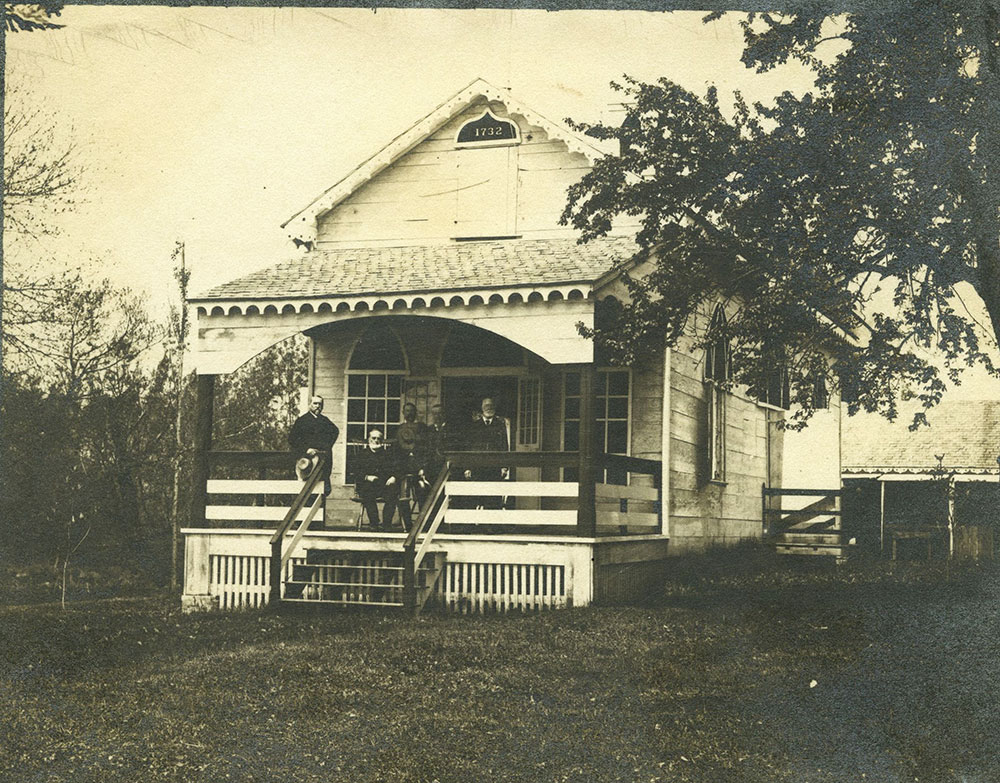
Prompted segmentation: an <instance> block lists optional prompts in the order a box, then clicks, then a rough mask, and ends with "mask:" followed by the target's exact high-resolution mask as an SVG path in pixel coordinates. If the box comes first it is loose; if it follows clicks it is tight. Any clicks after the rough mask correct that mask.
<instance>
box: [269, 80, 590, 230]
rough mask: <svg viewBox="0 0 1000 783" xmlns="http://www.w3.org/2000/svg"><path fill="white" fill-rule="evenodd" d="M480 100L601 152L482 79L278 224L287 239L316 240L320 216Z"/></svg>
mask: <svg viewBox="0 0 1000 783" xmlns="http://www.w3.org/2000/svg"><path fill="white" fill-rule="evenodd" d="M481 98H486V99H487V100H489V101H498V102H500V103H503V104H504V106H505V107H506V108H507V112H508V113H509V114H517V115H519V116H522V117H524V118H525V120H527V121H528V122H530V123H531V124H532V125H536V126H538V127H540V128H542V129H543V130H544V131H545V132H546V133H547V134H548V136H549V138H552V139H558V140H560V141H563V142H565V143H566V145H567V147H568V148H569V150H570V151H571V152H578V153H580V154H582V155H585V156H586V157H587V159H588V160H589V161H590V162H592V163H593V162H594V161H595V160H596V159H597V158H599V157H601V156H602V155H603V153H602V152H601V150H599V149H598V148H597V147H596V146H594V143H593V142H592V140H590V139H588V138H587V137H585V136H583V135H581V134H579V133H576V132H575V131H573V130H571V129H570V128H568V127H567V126H566V125H565V124H563V123H561V122H554V121H552V120H549V119H547V118H546V117H543V116H542V115H541V114H539V113H538V112H536V111H534V110H533V109H530V108H528V107H527V106H525V105H524V104H523V103H521V102H520V101H518V100H517V99H515V98H514V97H513V96H512V95H511V94H510V93H509V92H507V90H504V89H501V88H500V87H496V86H494V85H492V84H490V83H489V82H487V81H486V80H484V79H476V80H475V81H474V82H472V83H471V84H470V85H469V86H468V87H466V88H465V89H463V90H460V91H459V92H458V93H456V94H455V95H454V96H452V97H451V98H449V99H448V100H447V101H445V102H444V103H442V104H441V105H440V106H438V107H437V108H436V109H434V110H433V111H432V112H431V113H430V114H428V115H426V116H425V117H424V118H423V119H421V120H419V121H418V122H417V123H416V124H415V125H413V126H412V127H411V128H410V129H409V130H407V131H406V132H405V133H402V134H400V135H399V136H397V137H396V138H395V139H393V140H392V141H390V142H389V143H388V144H387V145H386V146H385V147H383V148H382V149H381V150H379V151H378V152H377V153H375V154H374V155H373V156H372V157H370V158H369V159H368V160H366V161H365V162H364V163H362V164H361V165H360V166H358V167H357V168H356V169H354V171H352V172H351V173H350V174H348V175H347V176H346V177H344V178H343V179H342V180H340V182H338V183H337V184H336V185H334V186H333V187H331V188H330V189H329V190H327V191H325V192H324V193H323V194H322V195H321V196H319V198H317V199H315V200H314V201H313V202H312V203H310V204H309V205H308V206H307V207H306V208H305V209H302V210H300V211H299V212H296V213H295V214H294V215H292V216H291V217H290V218H289V219H288V220H286V221H285V222H284V223H282V224H281V227H282V228H287V229H288V231H289V236H290V237H292V238H294V239H300V240H303V241H309V240H312V239H314V238H315V234H316V220H317V218H319V217H320V216H321V215H322V214H324V213H326V212H328V211H330V210H331V209H332V208H333V207H334V206H336V205H337V204H338V203H340V202H341V201H343V200H344V199H345V198H347V197H348V196H349V195H350V194H351V193H353V192H354V191H355V190H357V188H359V187H361V186H362V185H364V184H365V183H366V182H368V181H369V180H371V179H372V178H373V177H374V176H375V175H376V174H378V173H379V172H381V171H382V170H384V169H385V168H387V167H388V166H390V165H391V164H392V163H394V162H395V161H396V160H398V159H399V158H400V157H402V156H403V155H404V154H406V153H407V152H409V151H410V150H411V149H413V148H414V147H415V146H416V145H417V144H419V143H420V142H421V141H423V140H424V139H426V138H427V137H428V136H430V135H431V134H432V133H434V132H435V131H436V130H437V129H438V128H440V127H441V126H442V125H444V124H445V123H446V122H448V121H449V120H450V119H451V118H452V117H454V116H455V115H457V114H459V113H460V112H462V111H464V110H465V109H466V108H467V107H468V106H470V105H471V104H473V103H475V102H476V101H478V100H479V99H481Z"/></svg>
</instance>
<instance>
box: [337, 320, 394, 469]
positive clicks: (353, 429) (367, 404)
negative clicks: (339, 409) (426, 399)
mask: <svg viewBox="0 0 1000 783" xmlns="http://www.w3.org/2000/svg"><path fill="white" fill-rule="evenodd" d="M405 375H406V355H405V354H404V353H403V346H402V345H401V344H400V342H399V337H397V336H396V333H395V332H394V331H393V330H392V329H391V328H389V326H387V325H386V324H382V323H375V324H372V325H371V326H369V327H368V329H366V330H365V332H364V334H362V335H361V339H360V340H358V342H357V344H355V346H354V350H353V351H352V352H351V358H350V361H349V362H348V365H347V465H346V466H345V467H346V470H345V473H346V476H345V479H346V481H347V483H352V482H353V481H354V472H353V469H352V465H353V462H354V455H355V454H357V453H358V451H359V450H360V449H362V448H364V446H365V443H366V440H367V438H368V431H369V430H371V429H372V428H373V427H378V428H379V429H380V430H382V434H383V436H384V437H385V439H386V440H388V441H391V440H393V439H394V438H395V437H396V429H397V427H398V426H399V421H400V408H401V402H402V396H403V377H404V376H405Z"/></svg>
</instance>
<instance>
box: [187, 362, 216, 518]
mask: <svg viewBox="0 0 1000 783" xmlns="http://www.w3.org/2000/svg"><path fill="white" fill-rule="evenodd" d="M214 402H215V376H214V375H198V376H196V382H195V414H194V415H195V419H194V452H193V454H192V457H191V520H190V524H191V526H192V527H204V525H205V496H206V492H205V489H206V485H207V482H208V452H209V451H210V450H211V448H212V407H213V405H214Z"/></svg>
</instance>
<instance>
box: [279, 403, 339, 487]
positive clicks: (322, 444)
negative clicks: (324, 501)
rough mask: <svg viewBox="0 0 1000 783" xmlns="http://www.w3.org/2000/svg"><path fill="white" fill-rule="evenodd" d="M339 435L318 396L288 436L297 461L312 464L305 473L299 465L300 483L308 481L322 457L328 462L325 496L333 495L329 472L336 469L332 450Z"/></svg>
mask: <svg viewBox="0 0 1000 783" xmlns="http://www.w3.org/2000/svg"><path fill="white" fill-rule="evenodd" d="M339 435H340V430H338V429H337V425H336V424H334V423H333V422H332V421H330V420H329V419H328V418H327V417H326V416H324V415H323V398H322V397H320V396H319V395H318V394H317V395H314V396H313V398H312V399H311V400H310V401H309V410H308V411H306V412H305V413H303V414H302V415H301V416H299V417H298V418H297V419H296V420H295V423H294V424H293V425H292V430H291V432H289V433H288V445H289V446H290V447H291V450H292V454H293V455H294V457H295V459H296V460H300V459H302V458H306V459H308V460H309V461H310V463H311V464H310V465H309V468H308V469H307V470H305V471H301V470H299V466H298V465H296V467H295V472H296V475H298V477H299V480H301V481H304V480H305V478H306V476H307V475H308V474H309V473H310V472H311V471H312V469H313V466H314V465H315V464H316V462H317V461H318V460H319V459H320V457H322V458H323V459H324V460H325V462H324V466H323V494H324V495H329V494H330V470H331V468H332V466H333V459H332V456H333V455H332V450H333V444H334V443H336V442H337V437H338V436H339Z"/></svg>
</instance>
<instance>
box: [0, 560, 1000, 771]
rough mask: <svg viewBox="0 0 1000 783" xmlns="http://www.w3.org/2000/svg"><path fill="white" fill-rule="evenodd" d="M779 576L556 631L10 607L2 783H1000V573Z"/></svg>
mask: <svg viewBox="0 0 1000 783" xmlns="http://www.w3.org/2000/svg"><path fill="white" fill-rule="evenodd" d="M755 557H756V556H753V555H751V556H749V557H748V558H746V559H744V560H742V561H737V560H734V559H733V558H731V557H730V558H726V557H723V558H715V559H713V558H706V559H704V560H697V559H689V560H678V561H677V563H676V566H675V568H674V573H673V575H672V576H671V579H670V581H669V582H668V584H667V585H666V586H665V589H664V591H663V594H662V595H660V596H656V598H655V600H654V601H653V602H652V603H651V604H650V605H648V606H644V607H641V608H635V607H632V608H589V609H575V610H567V611H563V612H553V613H548V614H540V615H507V616H489V617H461V616H449V615H433V614H431V615H427V616H424V617H421V618H420V619H419V620H411V619H406V618H404V617H400V616H388V615H382V614H368V613H361V612H357V613H325V612H324V613H320V612H315V611H309V612H297V613H284V614H278V613H274V612H241V613H228V614H222V613H213V614H200V615H182V614H181V613H180V611H179V610H178V606H177V604H178V602H177V600H176V599H170V598H166V597H152V598H141V599H119V600H101V601H89V602H79V603H73V604H70V605H68V606H67V608H66V609H65V610H62V609H60V608H59V606H58V605H51V604H48V605H35V606H7V607H2V608H0V645H2V647H0V779H2V780H11V781H24V782H25V783H27V782H28V781H119V780H120V781H147V780H148V781H154V780H176V781H225V780H234V781H250V780H261V781H264V780H267V781H273V780H286V781H340V780H343V781H351V783H362V782H363V781H428V783H429V782H430V781H435V780H436V781H440V783H445V781H480V780H482V781H495V780H509V781H658V780H662V781H711V782H712V783H720V782H724V781H739V782H740V783H743V782H744V781H762V782H763V781H782V780H787V781H836V782H837V783H841V782H842V781H861V780H869V781H877V782H879V783H881V782H883V781H916V780H919V781H937V780H941V781H983V783H986V782H987V781H989V782H992V781H998V780H1000V622H998V609H1000V574H998V573H997V572H996V571H964V572H952V573H950V574H948V575H946V574H945V573H943V571H942V570H940V569H939V568H936V567H935V568H933V569H928V568H927V567H915V566H911V567H903V565H904V564H901V565H900V567H899V568H897V569H896V570H895V571H889V570H887V569H886V568H885V567H884V566H868V567H863V568H862V567H847V568H842V569H839V570H837V571H834V570H832V569H831V570H809V571H803V570H795V569H789V567H788V566H787V564H783V565H782V566H780V567H779V566H775V565H773V564H772V563H770V561H767V560H766V559H764V560H761V559H759V558H758V559H757V560H754V558H755ZM747 560H751V561H754V562H750V563H748V562H747Z"/></svg>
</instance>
